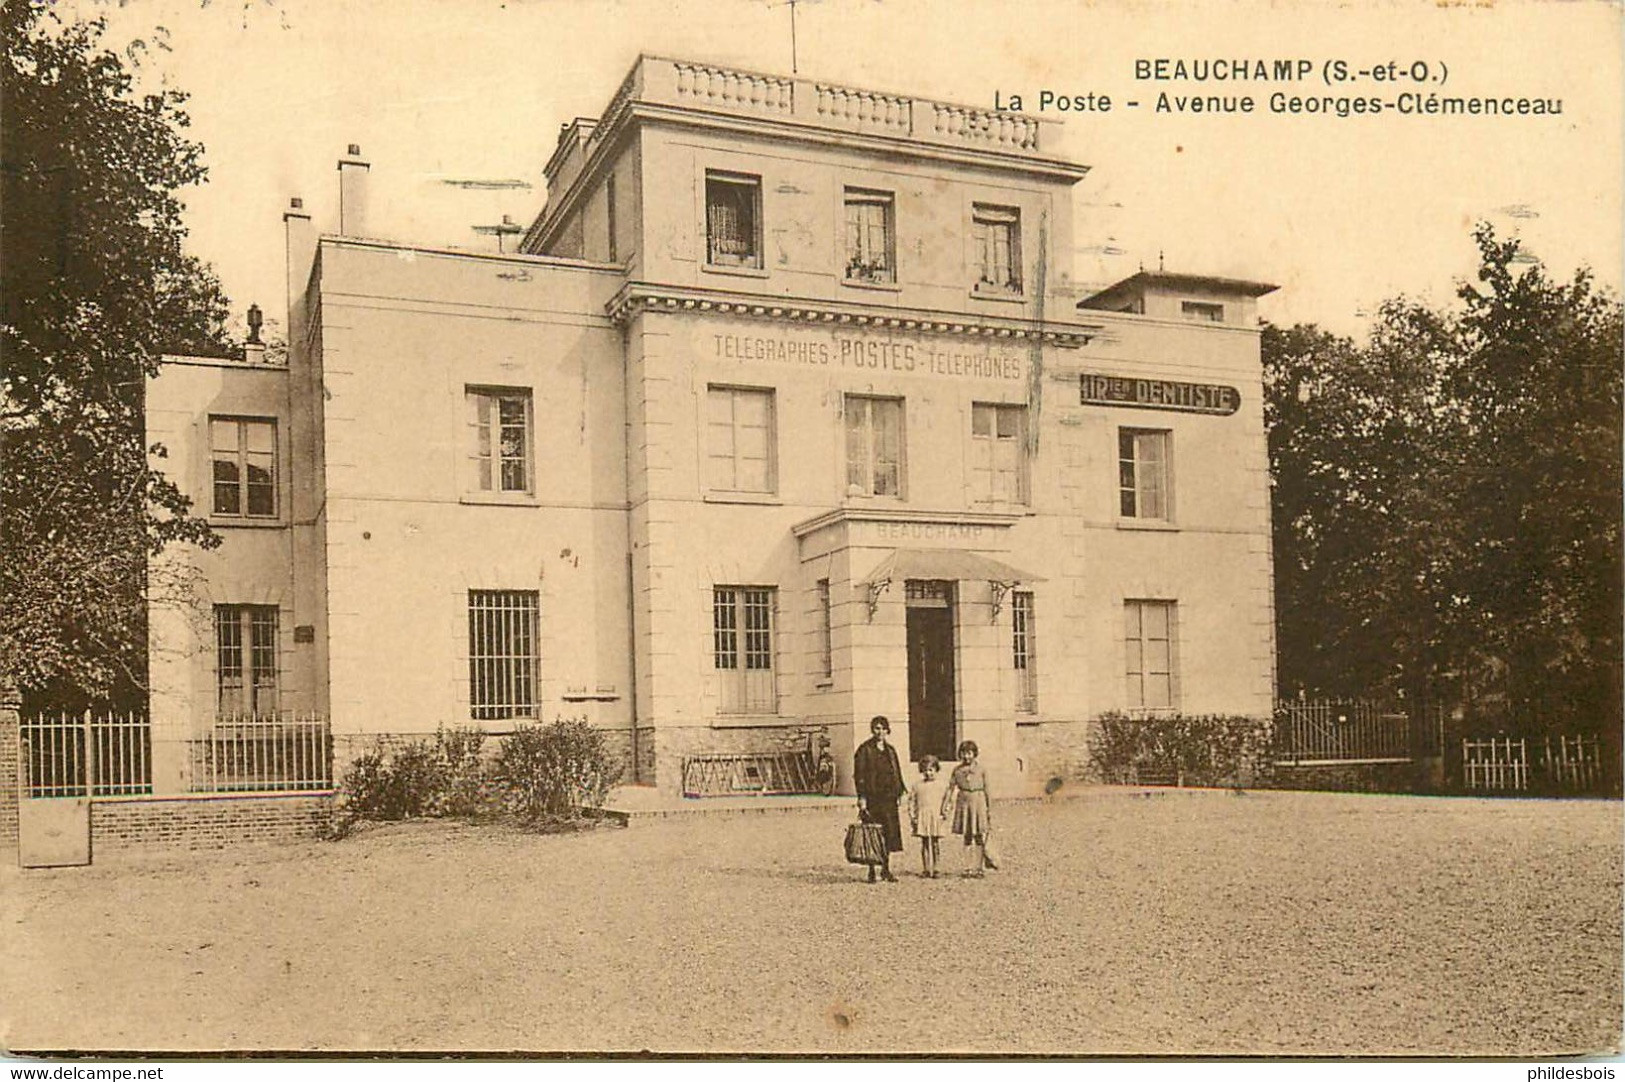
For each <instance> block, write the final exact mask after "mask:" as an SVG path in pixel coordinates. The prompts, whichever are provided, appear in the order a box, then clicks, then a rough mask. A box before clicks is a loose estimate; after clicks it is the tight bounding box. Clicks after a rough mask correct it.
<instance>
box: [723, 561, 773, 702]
mask: <svg viewBox="0 0 1625 1082" xmlns="http://www.w3.org/2000/svg"><path fill="white" fill-rule="evenodd" d="M774 593H775V591H774V590H773V588H772V587H769V586H718V587H716V588H715V589H714V590H713V591H712V600H711V628H712V661H713V664H714V665H715V667H716V671H717V675H718V676H720V677H721V678H722V688H721V692H722V707H721V708H722V712H723V713H726V714H772V713H776V712H777V711H778V708H779V702H778V689H777V686H776V684H775V681H774V677H773V672H774V666H773V601H774Z"/></svg>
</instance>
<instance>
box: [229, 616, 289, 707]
mask: <svg viewBox="0 0 1625 1082" xmlns="http://www.w3.org/2000/svg"><path fill="white" fill-rule="evenodd" d="M214 641H215V689H216V692H217V695H216V708H217V710H218V713H219V715H220V716H222V717H235V716H241V715H254V714H275V713H276V711H277V607H276V606H275V605H216V606H215V607H214Z"/></svg>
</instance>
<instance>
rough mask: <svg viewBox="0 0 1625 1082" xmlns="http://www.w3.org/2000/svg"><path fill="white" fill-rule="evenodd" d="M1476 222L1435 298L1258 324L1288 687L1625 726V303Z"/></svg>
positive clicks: (1546, 720) (1511, 716)
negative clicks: (1434, 304)
mask: <svg viewBox="0 0 1625 1082" xmlns="http://www.w3.org/2000/svg"><path fill="white" fill-rule="evenodd" d="M1474 239H1475V241H1476V242H1477V245H1478V249H1479V256H1480V267H1479V271H1478V276H1477V280H1476V281H1475V282H1471V283H1464V284H1462V286H1461V287H1460V289H1459V290H1458V293H1457V299H1458V302H1459V303H1458V304H1457V305H1455V306H1452V307H1451V308H1449V309H1448V310H1442V311H1441V310H1434V309H1430V308H1428V307H1426V306H1424V305H1420V304H1417V303H1414V302H1412V301H1408V300H1405V299H1398V300H1394V301H1390V302H1389V303H1387V304H1385V305H1384V306H1383V307H1382V309H1381V310H1380V311H1379V313H1378V315H1377V317H1376V320H1375V322H1374V325H1373V326H1372V329H1371V334H1370V338H1369V341H1368V342H1367V343H1366V344H1364V345H1357V344H1356V343H1355V342H1353V341H1352V340H1350V339H1347V338H1339V337H1336V336H1333V335H1330V334H1327V333H1325V332H1324V331H1321V330H1320V329H1318V328H1316V327H1313V326H1301V325H1300V326H1296V327H1292V328H1290V329H1281V328H1275V327H1269V328H1266V330H1265V333H1264V368H1265V383H1266V396H1265V397H1266V403H1265V411H1266V419H1267V421H1268V424H1269V450H1270V461H1271V468H1272V476H1273V480H1274V486H1275V487H1274V514H1275V556H1276V603H1277V609H1278V618H1279V628H1280V636H1279V641H1280V654H1279V660H1280V673H1281V684H1282V690H1283V691H1285V692H1287V693H1291V692H1293V691H1296V690H1299V689H1302V690H1305V691H1307V692H1310V693H1313V694H1328V695H1358V694H1367V693H1371V692H1374V691H1380V690H1385V689H1386V690H1391V691H1400V690H1403V691H1405V692H1408V693H1410V694H1412V695H1430V696H1435V697H1440V696H1443V697H1450V698H1459V699H1461V700H1463V701H1465V702H1467V703H1468V704H1470V705H1471V706H1472V707H1474V708H1475V709H1477V710H1479V711H1481V712H1483V713H1485V714H1487V715H1489V716H1492V717H1494V718H1495V719H1496V720H1497V721H1501V722H1505V723H1527V722H1531V721H1533V722H1534V723H1535V724H1548V725H1572V724H1587V725H1591V726H1596V725H1604V726H1608V725H1617V724H1618V718H1619V692H1618V689H1619V684H1620V677H1621V674H1620V649H1621V642H1620V621H1621V607H1620V599H1621V585H1622V583H1621V549H1620V518H1621V492H1622V488H1621V484H1622V478H1621V441H1620V426H1621V370H1622V363H1621V349H1622V344H1621V319H1622V313H1621V307H1620V304H1619V301H1618V299H1617V298H1615V297H1612V296H1610V295H1608V294H1606V293H1605V292H1603V291H1600V290H1598V289H1597V288H1596V287H1595V285H1594V283H1593V282H1592V279H1591V277H1590V275H1589V273H1587V272H1584V271H1582V272H1580V273H1578V274H1576V275H1575V276H1574V278H1573V280H1572V281H1569V282H1558V281H1554V280H1553V279H1552V278H1551V277H1550V276H1549V275H1548V273H1547V272H1546V270H1545V268H1544V267H1542V266H1541V265H1540V264H1539V263H1538V262H1536V261H1534V260H1533V259H1532V258H1531V257H1529V256H1528V255H1526V254H1525V253H1523V252H1522V251H1521V249H1520V246H1519V242H1518V241H1517V240H1516V239H1502V238H1499V237H1497V236H1496V235H1495V233H1494V232H1493V230H1491V229H1490V228H1489V227H1488V226H1480V227H1479V229H1478V230H1477V231H1476V232H1475V234H1474Z"/></svg>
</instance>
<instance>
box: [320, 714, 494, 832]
mask: <svg viewBox="0 0 1625 1082" xmlns="http://www.w3.org/2000/svg"><path fill="white" fill-rule="evenodd" d="M484 746H485V734H484V733H483V732H481V731H480V730H478V729H450V730H447V729H441V730H439V731H438V732H436V733H435V736H434V740H433V741H432V742H431V741H428V740H408V741H404V742H401V743H396V744H393V745H389V746H386V745H384V744H382V743H380V744H378V745H377V746H376V747H374V748H373V750H371V751H369V752H367V753H365V754H364V755H361V756H359V757H358V758H357V759H356V760H355V761H354V762H352V763H351V764H350V767H349V769H348V770H346V771H345V773H344V779H343V781H342V782H341V783H340V788H341V790H342V792H341V801H342V805H343V818H344V819H346V820H348V821H349V823H353V822H354V821H355V820H357V819H381V820H396V819H417V818H420V817H423V816H436V817H439V816H458V817H462V816H471V815H477V814H479V813H480V812H482V811H484V810H485V809H486V808H488V807H489V805H490V803H491V798H490V795H489V792H490V789H489V782H488V780H487V778H486V767H485V763H484V758H483V755H484ZM348 825H349V824H348V823H346V825H345V830H347V828H348Z"/></svg>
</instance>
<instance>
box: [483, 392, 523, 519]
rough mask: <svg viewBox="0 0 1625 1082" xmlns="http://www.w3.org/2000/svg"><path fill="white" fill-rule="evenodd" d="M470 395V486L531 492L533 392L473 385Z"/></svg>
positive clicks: (504, 490) (510, 491)
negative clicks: (531, 397)
mask: <svg viewBox="0 0 1625 1082" xmlns="http://www.w3.org/2000/svg"><path fill="white" fill-rule="evenodd" d="M467 395H468V424H469V428H470V429H471V432H472V446H471V447H470V448H469V462H470V465H471V467H472V476H471V477H470V478H469V487H470V489H472V490H473V491H475V492H496V493H504V492H505V493H509V494H517V495H523V494H525V493H528V492H530V491H532V488H531V462H530V445H531V426H532V420H531V409H530V392H529V391H528V390H520V389H514V388H499V387H470V388H468V391H467Z"/></svg>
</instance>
